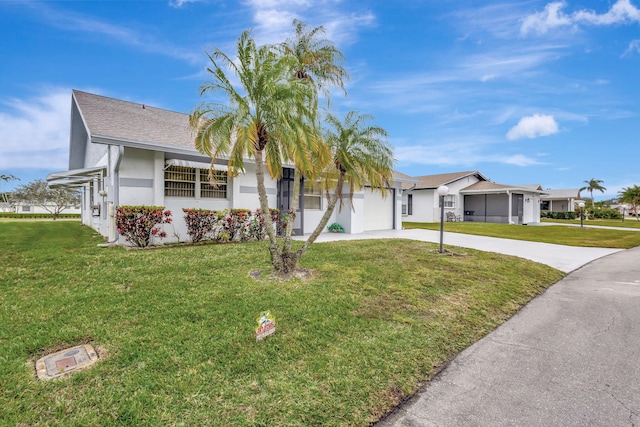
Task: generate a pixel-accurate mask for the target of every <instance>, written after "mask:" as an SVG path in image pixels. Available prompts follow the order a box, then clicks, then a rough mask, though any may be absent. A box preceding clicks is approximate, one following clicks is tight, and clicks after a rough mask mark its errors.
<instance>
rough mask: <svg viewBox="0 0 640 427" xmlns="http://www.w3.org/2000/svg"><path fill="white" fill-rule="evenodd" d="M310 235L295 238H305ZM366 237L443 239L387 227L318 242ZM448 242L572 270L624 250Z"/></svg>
mask: <svg viewBox="0 0 640 427" xmlns="http://www.w3.org/2000/svg"><path fill="white" fill-rule="evenodd" d="M305 238H306V236H298V237H295V239H298V240H304V239H305ZM362 239H412V240H420V241H424V242H435V243H439V242H440V232H439V231H434V230H420V229H410V230H384V231H367V232H364V233H359V234H344V233H323V234H321V235H320V237H318V240H317V241H318V242H329V241H337V240H362ZM444 245H445V247H446V246H448V245H452V246H459V247H462V248H472V249H479V250H482V251H488V252H496V253H501V254H506V255H513V256H517V257H521V258H526V259H530V260H532V261H536V262H539V263H541V264H546V265H549V266H551V267H554V268H557V269H558V270H561V271H564V272H565V273H568V272H570V271H573V270H575V269H576V268H579V267H582V266H583V265H585V264H587V263H589V262H591V261H593V260H594V259H598V258H601V257H603V256H606V255H610V254H612V253H615V252H618V251H620V249H603V248H580V247H575V246H563V245H553V244H549V243H537V242H526V241H524V240H511V239H500V238H496V237H484V236H473V235H471V234H460V233H449V232H445V233H444Z"/></svg>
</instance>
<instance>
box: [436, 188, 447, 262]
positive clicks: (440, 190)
mask: <svg viewBox="0 0 640 427" xmlns="http://www.w3.org/2000/svg"><path fill="white" fill-rule="evenodd" d="M436 192H437V193H438V196H440V253H444V251H443V250H442V240H443V238H444V196H446V195H447V194H449V187H447V186H446V185H441V186H440V187H438V189H437V190H436Z"/></svg>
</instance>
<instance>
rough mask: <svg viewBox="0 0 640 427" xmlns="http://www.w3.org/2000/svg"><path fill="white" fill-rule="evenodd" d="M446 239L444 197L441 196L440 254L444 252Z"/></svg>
mask: <svg viewBox="0 0 640 427" xmlns="http://www.w3.org/2000/svg"><path fill="white" fill-rule="evenodd" d="M443 239H444V196H440V253H444V251H443V250H442V241H443Z"/></svg>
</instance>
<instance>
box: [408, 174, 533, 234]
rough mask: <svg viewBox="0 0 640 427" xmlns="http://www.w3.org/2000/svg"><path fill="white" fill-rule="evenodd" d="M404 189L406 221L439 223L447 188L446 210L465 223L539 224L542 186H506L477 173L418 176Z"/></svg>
mask: <svg viewBox="0 0 640 427" xmlns="http://www.w3.org/2000/svg"><path fill="white" fill-rule="evenodd" d="M415 179H416V180H417V181H418V182H417V183H415V184H411V183H408V182H406V183H405V184H404V186H403V195H402V204H403V207H402V217H403V220H404V221H407V222H438V221H440V207H439V197H438V194H437V193H436V190H437V188H438V187H440V186H442V185H445V186H447V187H448V189H449V193H448V194H447V195H446V196H445V200H444V208H445V209H444V210H445V215H446V214H447V212H449V213H450V214H453V217H455V218H457V219H458V220H462V221H475V222H493V223H505V224H530V223H536V222H540V198H541V196H542V195H544V194H545V192H544V191H542V190H541V187H540V186H537V185H535V186H532V185H523V186H517V185H516V186H514V185H504V184H497V183H495V182H491V181H489V180H488V179H487V178H486V177H485V176H484V175H483V174H481V173H480V172H478V171H467V172H454V173H445V174H438V175H425V176H418V177H415Z"/></svg>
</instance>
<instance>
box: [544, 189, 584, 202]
mask: <svg viewBox="0 0 640 427" xmlns="http://www.w3.org/2000/svg"><path fill="white" fill-rule="evenodd" d="M545 193H547V195H546V196H543V197H542V199H543V200H549V199H571V198H573V199H579V198H580V190H579V189H577V188H565V189H560V190H546V191H545Z"/></svg>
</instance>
